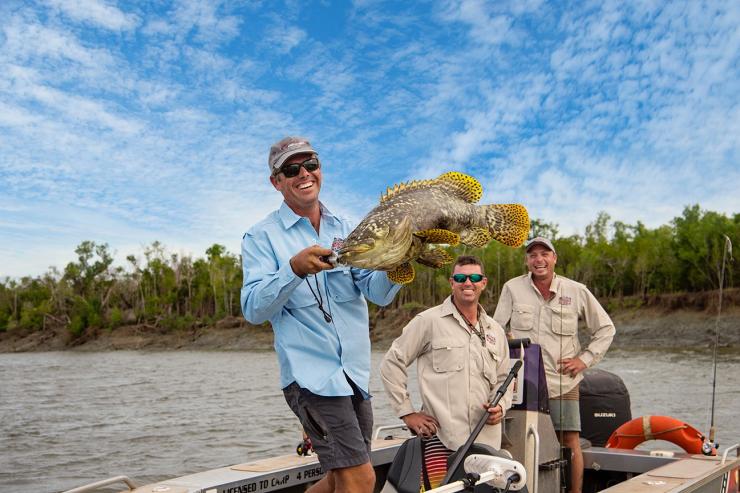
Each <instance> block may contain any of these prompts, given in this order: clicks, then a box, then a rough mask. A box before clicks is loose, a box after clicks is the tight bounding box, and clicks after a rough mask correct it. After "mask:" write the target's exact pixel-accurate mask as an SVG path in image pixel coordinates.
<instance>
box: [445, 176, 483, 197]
mask: <svg viewBox="0 0 740 493" xmlns="http://www.w3.org/2000/svg"><path fill="white" fill-rule="evenodd" d="M436 181H437V182H438V183H439V184H440V185H442V187H443V188H444V189H445V190H446V191H447V192H448V193H450V194H452V195H454V196H456V197H459V198H460V199H462V200H464V201H465V202H470V203H471V204H472V203H475V202H478V201H479V200H480V198H481V197H482V196H483V187H482V186H481V184H480V182H479V181H478V180H476V179H475V178H473V177H472V176H470V175H466V174H465V173H460V172H459V171H449V172H447V173H444V174H442V175H440V176H439V178H437V180H436Z"/></svg>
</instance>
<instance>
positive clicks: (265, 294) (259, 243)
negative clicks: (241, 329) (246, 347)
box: [241, 232, 303, 324]
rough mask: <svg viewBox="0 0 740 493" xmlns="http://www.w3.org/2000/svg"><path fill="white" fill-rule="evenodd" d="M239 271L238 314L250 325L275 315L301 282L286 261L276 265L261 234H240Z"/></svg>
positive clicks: (267, 243)
mask: <svg viewBox="0 0 740 493" xmlns="http://www.w3.org/2000/svg"><path fill="white" fill-rule="evenodd" d="M242 271H243V274H244V276H243V279H244V280H243V283H242V290H241V305H242V313H243V314H244V318H245V319H247V321H249V322H251V323H253V324H261V323H263V322H266V321H267V320H270V319H271V318H272V317H273V316H274V315H275V314H277V313H278V312H279V311H280V310H281V309H282V307H283V305H285V303H286V302H287V301H288V298H289V297H290V295H291V293H292V292H293V290H294V289H295V288H296V287H297V286H298V285H299V284H300V283H301V281H302V280H303V279H302V278H300V277H298V276H297V275H296V274H295V273H294V272H293V269H292V268H291V267H290V263H289V262H286V263H285V264H284V265H283V266H282V267H279V266H278V262H277V260H276V258H275V255H274V253H273V252H272V249H271V248H270V244H269V241H268V240H267V238H266V235H265V234H264V232H263V233H260V234H257V235H255V234H252V233H247V234H245V235H244V238H243V239H242Z"/></svg>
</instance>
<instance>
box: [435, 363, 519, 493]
mask: <svg viewBox="0 0 740 493" xmlns="http://www.w3.org/2000/svg"><path fill="white" fill-rule="evenodd" d="M521 367H522V360H516V362H515V363H514V366H512V367H511V370H509V374H508V375H506V380H504V383H502V384H501V386H500V387H499V388H498V390H497V391H496V395H495V396H494V398H493V400H492V401H491V403H490V404H489V405H488V407H494V406H496V405H497V404H498V403H499V401H500V400H501V398H502V397H503V396H504V394H505V393H506V389H507V388H508V387H509V385H511V381H512V380H514V378H516V374H517V373H519V368H521ZM487 420H488V411H486V412H485V413H483V416H481V419H480V420H479V421H478V423H477V424H476V425H475V428H473V433H472V434H471V435H470V437H468V439H467V440H466V441H465V443H464V444H463V446H462V447H460V448H459V449H458V451H457V457H455V461H454V462H453V463H452V465H451V466H450V467H449V468H448V469H447V474H446V475H445V478H444V479H443V480H442V483H441V484H440V486H443V485H446V484H448V483H449V482H450V479H452V475H453V474H454V473H455V471H457V469H458V468H459V467H460V464H462V462H463V460H464V459H465V454H466V453H468V450H470V447H471V445H473V442H475V439H476V438H478V435H479V434H480V431H481V430H482V429H483V427H484V426H485V424H486V421H487Z"/></svg>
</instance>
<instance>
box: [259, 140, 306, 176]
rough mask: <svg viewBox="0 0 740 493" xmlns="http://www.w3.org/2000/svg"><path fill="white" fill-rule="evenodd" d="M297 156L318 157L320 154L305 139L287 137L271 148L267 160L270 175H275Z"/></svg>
mask: <svg viewBox="0 0 740 493" xmlns="http://www.w3.org/2000/svg"><path fill="white" fill-rule="evenodd" d="M296 154H315V155H317V156H318V152H316V151H315V150H314V149H313V147H311V144H310V143H309V142H308V140H307V139H305V138H303V137H285V138H284V139H282V140H280V141H279V142H276V143H275V144H273V145H272V147H270V156H269V158H268V160H267V164H268V166H269V167H270V174H275V173H276V172H277V171H278V170H279V169H280V166H282V165H283V163H285V161H287V160H288V159H289V158H290V157H291V156H295V155H296Z"/></svg>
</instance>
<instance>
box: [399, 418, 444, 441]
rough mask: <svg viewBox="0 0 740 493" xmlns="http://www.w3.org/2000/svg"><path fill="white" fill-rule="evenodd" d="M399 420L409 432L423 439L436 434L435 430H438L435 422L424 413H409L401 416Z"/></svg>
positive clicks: (437, 424)
mask: <svg viewBox="0 0 740 493" xmlns="http://www.w3.org/2000/svg"><path fill="white" fill-rule="evenodd" d="M401 419H402V420H403V422H404V423H406V426H408V427H409V430H411V431H413V432H414V433H416V434H417V435H421V436H423V437H424V438H428V437H431V436H432V435H434V434H435V433H437V428H439V423H438V422H437V420H436V419H435V418H434V417H433V416H429V415H428V414H426V413H411V414H407V415H406V416H401Z"/></svg>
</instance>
